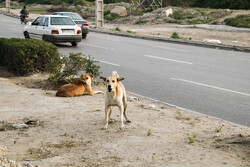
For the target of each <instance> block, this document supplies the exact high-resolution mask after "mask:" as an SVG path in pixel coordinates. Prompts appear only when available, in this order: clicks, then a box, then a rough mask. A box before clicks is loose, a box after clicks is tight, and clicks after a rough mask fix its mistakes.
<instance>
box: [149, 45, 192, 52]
mask: <svg viewBox="0 0 250 167" xmlns="http://www.w3.org/2000/svg"><path fill="white" fill-rule="evenodd" d="M152 47H155V48H160V49H166V50H175V51H180V52H187V51H186V50H182V49H174V48H169V47H161V46H152Z"/></svg>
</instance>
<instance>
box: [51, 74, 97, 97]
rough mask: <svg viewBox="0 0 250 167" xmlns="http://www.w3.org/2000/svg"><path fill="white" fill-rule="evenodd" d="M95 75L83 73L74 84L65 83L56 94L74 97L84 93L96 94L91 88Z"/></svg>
mask: <svg viewBox="0 0 250 167" xmlns="http://www.w3.org/2000/svg"><path fill="white" fill-rule="evenodd" d="M93 77H94V76H93V74H82V75H81V77H80V78H79V79H78V80H77V81H76V82H75V83H74V84H66V85H63V86H62V87H61V88H60V89H59V90H58V91H57V92H56V96H61V97H74V96H81V95H83V94H90V95H93V94H95V93H96V92H93V91H92V88H91V80H92V79H93Z"/></svg>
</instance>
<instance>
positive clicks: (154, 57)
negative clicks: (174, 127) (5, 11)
mask: <svg viewBox="0 0 250 167" xmlns="http://www.w3.org/2000/svg"><path fill="white" fill-rule="evenodd" d="M0 27H1V29H0V36H1V37H23V35H22V29H23V27H24V26H23V25H21V24H20V22H19V21H18V20H17V19H14V18H10V17H6V16H3V15H0ZM59 48H60V49H59V50H60V52H61V53H62V54H64V55H68V53H69V52H75V53H77V52H81V53H83V54H85V55H91V56H92V57H94V58H95V59H97V60H99V61H100V65H101V67H102V68H101V71H102V72H103V74H102V75H104V76H109V75H110V74H111V72H112V71H113V70H116V71H118V73H119V74H120V76H122V77H125V80H124V82H123V83H124V85H125V87H126V89H127V91H129V92H133V93H136V94H139V95H142V96H146V97H149V98H152V99H156V100H160V101H162V102H165V103H168V104H171V105H175V106H178V107H181V108H185V109H188V110H192V111H196V112H199V113H204V114H207V115H210V116H214V117H218V118H221V119H224V120H228V121H231V122H234V123H237V124H241V125H245V126H248V127H250V54H249V53H244V52H235V51H225V50H218V49H211V48H202V47H195V46H188V45H180V44H171V43H163V42H157V41H149V40H142V39H134V38H127V37H119V36H112V35H107V34H99V33H90V34H89V36H88V37H87V39H85V40H83V41H82V42H81V43H79V44H78V47H71V45H70V44H63V45H60V46H59Z"/></svg>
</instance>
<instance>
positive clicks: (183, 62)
mask: <svg viewBox="0 0 250 167" xmlns="http://www.w3.org/2000/svg"><path fill="white" fill-rule="evenodd" d="M144 56H145V57H150V58H154V59H160V60H166V61H172V62H176V63H182V64H188V65H192V64H193V63H191V62H185V61H180V60H175V59H167V58H163V57H156V56H151V55H144Z"/></svg>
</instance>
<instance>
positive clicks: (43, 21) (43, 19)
mask: <svg viewBox="0 0 250 167" xmlns="http://www.w3.org/2000/svg"><path fill="white" fill-rule="evenodd" d="M45 19H46V17H43V18H42V19H41V21H40V22H39V26H44V23H45Z"/></svg>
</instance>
